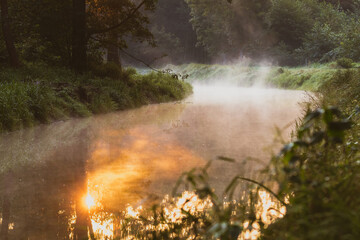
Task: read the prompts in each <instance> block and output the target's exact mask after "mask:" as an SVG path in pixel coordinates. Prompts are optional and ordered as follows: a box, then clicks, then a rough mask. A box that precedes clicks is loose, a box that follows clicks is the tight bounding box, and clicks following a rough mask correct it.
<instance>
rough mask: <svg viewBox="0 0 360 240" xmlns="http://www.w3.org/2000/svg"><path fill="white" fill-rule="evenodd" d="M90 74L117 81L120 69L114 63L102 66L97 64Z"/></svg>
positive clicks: (120, 72)
mask: <svg viewBox="0 0 360 240" xmlns="http://www.w3.org/2000/svg"><path fill="white" fill-rule="evenodd" d="M92 72H93V74H94V75H95V76H98V77H101V78H105V77H109V78H112V79H119V78H120V77H121V74H122V70H121V67H120V66H119V65H117V64H116V63H114V62H107V63H104V64H98V65H96V66H93V67H92Z"/></svg>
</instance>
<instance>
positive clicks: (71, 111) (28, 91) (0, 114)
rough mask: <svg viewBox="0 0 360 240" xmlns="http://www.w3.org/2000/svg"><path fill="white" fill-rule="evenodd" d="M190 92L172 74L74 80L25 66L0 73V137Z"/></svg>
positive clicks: (110, 71) (60, 71) (99, 74)
mask: <svg viewBox="0 0 360 240" xmlns="http://www.w3.org/2000/svg"><path fill="white" fill-rule="evenodd" d="M191 92H192V87H191V85H190V84H188V83H185V82H184V81H182V80H179V79H176V78H173V77H172V76H171V75H170V74H164V73H155V72H152V73H148V74H146V75H140V74H138V73H137V72H136V71H135V70H134V69H132V68H128V69H125V70H124V71H123V72H121V71H120V70H118V69H116V68H114V67H113V66H108V68H106V67H105V68H98V69H97V70H96V71H93V72H92V73H87V74H83V75H78V74H75V73H74V72H72V71H71V70H69V69H65V68H59V67H51V66H47V65H44V64H34V63H28V64H26V65H25V66H23V67H22V68H20V69H10V68H1V69H0V132H6V131H13V130H17V129H21V128H26V127H31V126H34V125H37V124H41V123H50V122H54V121H58V120H65V119H69V118H72V117H88V116H91V115H93V114H101V113H108V112H112V111H117V110H124V109H129V108H135V107H139V106H142V105H145V104H152V103H162V102H168V101H176V100H181V99H183V98H185V97H186V96H188V95H189V94H191Z"/></svg>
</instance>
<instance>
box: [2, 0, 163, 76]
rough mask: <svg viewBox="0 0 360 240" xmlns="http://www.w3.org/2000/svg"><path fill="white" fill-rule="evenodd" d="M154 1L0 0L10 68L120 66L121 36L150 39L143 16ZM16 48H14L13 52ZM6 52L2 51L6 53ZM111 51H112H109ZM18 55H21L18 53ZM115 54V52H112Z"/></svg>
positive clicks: (122, 41)
mask: <svg viewBox="0 0 360 240" xmlns="http://www.w3.org/2000/svg"><path fill="white" fill-rule="evenodd" d="M155 3H156V0H141V1H137V0H126V1H116V0H97V1H95V0H87V1H86V0H64V1H56V0H49V1H45V0H38V1H35V0H22V1H21V0H12V1H10V2H9V6H8V2H7V0H1V9H2V11H1V19H2V21H1V22H2V34H1V35H2V38H3V40H4V42H5V43H6V45H5V48H6V51H7V53H6V55H7V59H8V60H10V64H11V65H12V66H14V67H17V66H19V65H20V61H19V58H18V57H17V56H18V55H20V57H21V58H20V59H22V60H25V61H37V60H44V61H46V62H48V63H49V62H55V63H56V64H63V65H68V66H71V67H72V68H73V69H74V70H76V71H78V72H83V71H85V70H86V69H87V68H88V67H89V65H90V64H97V63H94V61H98V62H99V61H101V59H102V57H101V56H102V55H104V51H103V49H107V48H109V50H110V51H109V54H108V60H111V61H114V62H117V63H119V61H118V59H119V56H118V54H116V52H117V51H116V49H118V48H126V46H127V45H126V44H127V43H126V40H125V38H127V37H131V38H133V39H132V41H140V42H142V41H148V42H151V41H152V34H151V33H150V31H149V30H148V28H147V24H148V23H149V20H148V17H147V16H146V12H149V11H153V10H154V8H155ZM15 46H16V47H17V50H16V48H15ZM5 48H4V47H3V48H0V51H2V52H3V53H4V54H5V52H4V50H5ZM113 49H115V51H114V50H113ZM18 53H20V54H18ZM114 53H115V54H114Z"/></svg>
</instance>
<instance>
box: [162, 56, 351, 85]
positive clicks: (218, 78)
mask: <svg viewBox="0 0 360 240" xmlns="http://www.w3.org/2000/svg"><path fill="white" fill-rule="evenodd" d="M167 68H170V69H173V70H174V71H175V72H177V73H180V74H182V75H189V78H188V81H189V82H191V83H201V84H211V83H217V84H222V83H223V84H230V85H238V86H243V87H250V86H254V85H255V86H263V87H274V88H283V89H292V90H305V91H319V90H320V89H321V87H322V86H323V85H325V83H327V82H329V81H331V80H332V79H334V78H336V77H337V74H339V73H345V72H347V71H349V70H356V69H358V64H353V68H344V67H342V66H339V64H337V63H335V62H333V63H328V64H313V65H310V66H302V67H277V66H252V65H249V64H248V63H243V64H241V63H240V64H234V65H220V64H214V65H207V64H184V65H180V66H171V65H170V66H167Z"/></svg>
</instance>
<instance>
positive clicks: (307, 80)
mask: <svg viewBox="0 0 360 240" xmlns="http://www.w3.org/2000/svg"><path fill="white" fill-rule="evenodd" d="M336 72H337V70H336V69H335V68H334V67H332V66H331V64H328V65H324V64H323V65H319V66H310V67H303V68H282V71H278V70H277V69H276V68H274V69H272V70H271V71H270V73H269V75H268V76H267V83H268V85H270V86H275V87H280V88H285V89H299V90H308V91H318V90H319V89H320V88H321V87H322V86H323V85H324V84H325V83H327V82H328V81H330V80H331V79H332V78H333V77H334V76H335V75H336Z"/></svg>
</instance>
